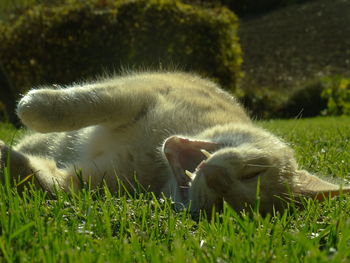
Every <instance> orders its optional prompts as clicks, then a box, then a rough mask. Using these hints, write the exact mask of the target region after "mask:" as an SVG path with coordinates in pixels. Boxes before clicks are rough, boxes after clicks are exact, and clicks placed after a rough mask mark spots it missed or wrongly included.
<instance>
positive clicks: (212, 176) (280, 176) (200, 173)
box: [163, 128, 350, 214]
mask: <svg viewBox="0 0 350 263" xmlns="http://www.w3.org/2000/svg"><path fill="white" fill-rule="evenodd" d="M257 131H258V132H257ZM206 135H207V137H209V139H208V140H198V139H189V138H184V137H181V136H172V137H170V138H168V139H167V140H166V141H165V143H164V146H163V151H164V154H165V156H166V158H167V160H168V162H169V164H170V167H171V168H172V171H173V174H174V175H175V177H176V180H177V182H178V185H179V187H180V192H181V194H182V199H183V200H184V202H185V203H186V201H190V203H191V212H193V213H194V214H195V213H197V212H199V210H206V211H207V212H209V213H211V210H212V209H213V207H214V206H215V208H216V210H217V211H218V210H220V209H221V208H222V203H223V200H225V201H226V202H227V203H228V204H229V205H230V206H231V207H232V208H233V209H235V210H236V211H241V210H242V209H244V208H249V207H250V206H251V207H253V206H254V205H255V204H256V201H257V197H259V202H260V203H259V205H260V206H259V207H260V212H261V213H268V212H272V211H273V209H275V210H282V209H283V208H284V207H285V205H286V203H287V202H288V200H291V199H293V198H299V197H301V196H306V197H311V198H315V199H319V200H322V199H324V198H325V197H327V196H329V195H331V196H333V195H337V194H339V193H340V192H341V191H344V192H346V191H350V189H348V188H343V189H341V187H340V186H338V185H334V184H331V183H329V182H326V181H324V180H321V179H320V178H318V177H316V176H313V175H311V174H310V173H308V172H307V171H304V170H299V169H298V167H297V164H296V162H295V159H294V154H293V151H292V150H291V149H290V148H289V147H288V146H287V145H286V144H285V143H283V142H282V141H281V140H279V139H278V138H276V137H275V136H273V135H271V134H270V133H267V132H265V131H262V130H260V129H257V130H254V129H251V128H249V129H248V130H244V129H243V130H239V131H235V133H232V132H230V135H229V134H225V133H224V134H222V133H221V135H220V136H219V137H217V135H215V134H214V133H211V134H206ZM210 137H211V138H210Z"/></svg>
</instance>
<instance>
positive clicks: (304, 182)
mask: <svg viewBox="0 0 350 263" xmlns="http://www.w3.org/2000/svg"><path fill="white" fill-rule="evenodd" d="M294 190H295V192H296V194H300V195H302V196H308V197H311V198H314V199H316V200H320V201H323V200H325V199H327V198H329V197H333V196H338V195H340V194H342V193H349V192H350V187H349V186H341V185H337V184H333V183H330V182H327V181H325V180H322V179H321V178H319V177H316V176H314V175H312V174H310V173H309V172H307V171H304V170H300V171H297V174H296V181H295V188H294Z"/></svg>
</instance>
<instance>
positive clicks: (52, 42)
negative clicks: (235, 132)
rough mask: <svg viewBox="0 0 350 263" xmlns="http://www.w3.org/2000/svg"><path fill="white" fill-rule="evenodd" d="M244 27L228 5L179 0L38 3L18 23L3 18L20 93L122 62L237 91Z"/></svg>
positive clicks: (5, 57) (7, 57)
mask: <svg viewBox="0 0 350 263" xmlns="http://www.w3.org/2000/svg"><path fill="white" fill-rule="evenodd" d="M237 26H238V20H237V18H236V16H235V15H234V14H233V13H232V12H231V11H229V10H228V9H226V8H221V7H220V8H213V9H209V8H202V7H199V6H192V5H189V4H184V3H182V2H181V1H173V0H139V1H131V0H129V1H127V0H119V1H110V2H109V1H96V0H95V1H79V0H70V1H69V4H67V5H59V6H45V5H37V6H34V7H31V8H29V9H28V10H26V11H25V12H24V13H23V14H22V15H21V16H20V17H18V19H17V20H15V21H14V22H13V23H2V24H0V61H2V62H3V64H4V66H5V68H6V70H7V72H8V75H9V77H10V79H11V80H12V83H13V85H14V88H15V90H16V92H17V93H18V92H23V91H24V90H26V89H27V88H28V87H29V86H33V85H39V84H45V83H58V84H66V83H71V82H74V81H79V80H81V79H87V78H91V77H94V76H96V75H101V74H103V73H104V72H106V71H107V72H111V71H113V70H114V69H115V68H117V69H118V68H120V67H121V66H123V67H126V68H132V69H133V68H139V67H144V68H147V69H149V68H159V65H161V66H162V67H164V68H167V67H169V65H170V66H171V65H175V66H176V65H179V67H180V69H184V70H192V71H196V72H199V73H202V74H204V75H206V76H209V77H211V78H213V79H216V80H217V81H218V82H219V83H220V84H222V85H223V86H224V87H225V88H227V89H230V90H234V89H235V88H236V85H237V81H238V80H239V78H240V77H241V72H240V64H241V62H242V59H241V49H240V46H239V43H238V39H237ZM135 65H137V66H135Z"/></svg>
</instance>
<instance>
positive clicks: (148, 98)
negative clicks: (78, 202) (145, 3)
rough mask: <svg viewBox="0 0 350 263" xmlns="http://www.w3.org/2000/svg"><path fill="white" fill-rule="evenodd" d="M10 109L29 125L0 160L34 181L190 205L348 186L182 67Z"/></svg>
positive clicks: (33, 95)
mask: <svg viewBox="0 0 350 263" xmlns="http://www.w3.org/2000/svg"><path fill="white" fill-rule="evenodd" d="M17 113H18V116H19V117H20V119H21V120H22V122H23V123H24V124H25V125H26V126H27V127H29V128H31V129H33V130H35V131H37V132H38V133H34V134H31V135H28V136H26V137H24V139H23V140H22V141H20V142H19V143H18V144H17V145H15V146H14V147H13V149H9V148H8V147H6V146H5V145H4V144H3V143H1V144H0V150H1V151H0V161H1V162H0V168H1V166H2V167H4V166H5V165H6V161H5V160H7V157H8V155H10V167H11V174H12V176H14V177H15V178H16V179H17V180H21V179H23V178H25V177H26V176H28V175H31V174H34V178H35V180H34V182H35V184H36V185H37V186H38V187H42V188H43V189H45V190H47V191H53V190H54V188H55V187H59V188H62V189H63V190H65V191H71V190H78V189H79V188H81V181H80V180H79V178H78V176H77V172H76V171H77V170H80V169H81V171H82V178H83V180H84V181H86V182H89V183H90V184H91V188H97V187H99V186H101V184H103V183H106V184H107V185H108V187H109V189H110V190H111V191H112V192H114V191H117V190H118V185H119V184H118V180H117V179H119V180H120V181H121V182H122V183H123V184H124V185H125V187H126V188H127V190H128V191H130V192H133V191H134V189H137V188H139V187H138V186H137V184H140V185H141V188H142V189H144V190H145V191H153V192H154V193H155V194H156V195H158V196H159V195H161V194H165V196H167V197H171V198H172V199H173V200H174V201H176V202H181V203H183V204H184V205H185V206H190V209H191V213H192V214H197V213H198V212H199V211H200V210H204V211H207V212H209V213H210V212H211V210H212V209H213V207H215V208H216V210H220V209H221V208H222V204H223V200H225V201H227V202H228V203H229V204H230V205H231V207H233V208H234V209H235V210H237V211H240V210H242V209H243V208H245V207H249V206H250V205H254V204H255V201H256V191H257V186H258V182H259V184H260V211H261V212H262V213H267V212H271V211H272V209H273V207H274V208H275V209H276V210H281V209H283V208H284V207H285V203H286V201H285V199H289V198H288V196H289V195H294V196H308V197H312V198H317V199H323V198H324V196H329V195H332V196H333V195H336V194H339V192H340V191H344V192H346V191H350V189H349V188H343V189H340V186H338V185H334V184H331V183H328V182H325V181H323V180H321V179H319V178H317V177H315V176H313V175H310V174H309V173H308V172H306V171H303V170H299V169H298V167H297V164H296V162H295V159H294V156H293V151H292V150H291V149H290V148H289V147H288V146H287V145H286V144H285V143H284V142H283V141H281V140H280V139H279V138H277V137H275V136H274V135H272V134H271V133H269V132H267V131H265V130H263V129H261V128H259V127H256V126H254V124H253V123H252V122H251V120H250V119H249V117H248V116H247V114H246V113H245V111H244V110H243V109H242V107H241V106H240V105H239V104H238V103H237V101H236V100H235V98H233V97H232V96H231V95H229V94H228V93H226V92H224V91H223V90H221V89H219V88H218V86H217V85H215V84H214V83H212V82H210V81H208V80H205V79H202V78H199V77H198V76H194V75H190V74H184V73H157V72H156V73H143V74H132V75H127V76H123V77H118V78H112V79H106V80H102V81H99V82H96V83H89V84H82V85H80V86H72V87H68V88H64V89H54V88H50V87H43V88H41V89H37V90H31V91H30V92H28V94H27V95H25V96H24V97H23V98H22V99H21V101H20V102H19V104H18V109H17Z"/></svg>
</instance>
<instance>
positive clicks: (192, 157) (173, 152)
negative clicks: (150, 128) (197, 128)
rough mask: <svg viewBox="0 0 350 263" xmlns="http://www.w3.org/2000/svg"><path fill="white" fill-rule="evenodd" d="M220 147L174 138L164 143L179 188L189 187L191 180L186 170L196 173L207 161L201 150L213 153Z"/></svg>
mask: <svg viewBox="0 0 350 263" xmlns="http://www.w3.org/2000/svg"><path fill="white" fill-rule="evenodd" d="M218 147H219V146H218V144H216V143H213V142H208V141H201V140H192V139H188V138H183V137H179V136H172V137H169V138H168V139H166V141H165V142H164V145H163V152H164V154H165V156H166V158H167V160H168V162H169V164H170V167H171V168H172V170H173V173H174V175H175V177H176V180H177V182H178V184H179V186H180V187H188V183H189V182H190V181H191V178H189V177H188V176H187V175H186V174H185V170H188V171H190V172H194V171H195V169H196V167H197V166H198V165H199V164H200V163H201V162H202V161H203V160H205V159H206V157H205V155H204V154H203V153H202V152H201V149H204V150H206V151H208V152H213V151H215V150H217V149H218Z"/></svg>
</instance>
